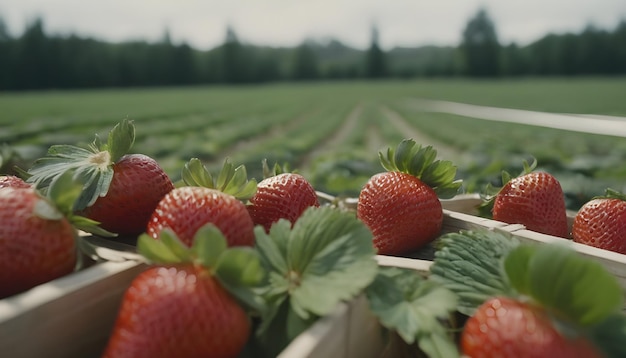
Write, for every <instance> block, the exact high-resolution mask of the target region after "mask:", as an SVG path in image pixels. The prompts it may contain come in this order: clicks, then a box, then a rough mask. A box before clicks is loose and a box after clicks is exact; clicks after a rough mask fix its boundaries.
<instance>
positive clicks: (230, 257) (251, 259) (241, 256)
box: [214, 247, 267, 314]
mask: <svg viewBox="0 0 626 358" xmlns="http://www.w3.org/2000/svg"><path fill="white" fill-rule="evenodd" d="M214 275H215V277H217V279H218V280H219V281H220V283H221V284H222V285H223V286H224V287H225V288H226V290H228V292H230V293H231V294H232V295H233V296H235V297H236V298H237V299H238V300H239V302H241V303H242V304H244V305H245V306H246V307H248V308H250V309H252V310H253V311H255V312H257V313H259V314H263V312H264V311H265V310H266V309H267V308H266V302H265V300H264V299H263V297H261V296H260V295H259V294H257V292H256V291H255V288H256V287H257V286H258V285H259V284H260V283H261V282H262V280H263V279H264V277H265V271H264V270H263V268H262V267H261V261H260V259H259V255H258V253H257V251H255V250H254V249H252V248H250V247H232V248H229V249H227V250H225V251H224V252H223V253H222V254H221V255H220V256H219V258H218V261H217V263H216V266H215V268H214Z"/></svg>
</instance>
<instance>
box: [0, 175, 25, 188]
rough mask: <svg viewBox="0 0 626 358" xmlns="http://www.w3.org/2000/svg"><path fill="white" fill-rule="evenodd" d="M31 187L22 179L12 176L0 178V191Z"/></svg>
mask: <svg viewBox="0 0 626 358" xmlns="http://www.w3.org/2000/svg"><path fill="white" fill-rule="evenodd" d="M30 187H31V185H30V184H28V183H26V182H25V181H24V180H23V179H22V178H20V177H16V176H14V175H1V176H0V189H2V188H30Z"/></svg>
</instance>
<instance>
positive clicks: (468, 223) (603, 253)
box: [442, 194, 626, 296]
mask: <svg viewBox="0 0 626 358" xmlns="http://www.w3.org/2000/svg"><path fill="white" fill-rule="evenodd" d="M480 202H481V199H480V197H479V196H478V195H477V194H466V195H459V196H457V197H456V198H454V199H452V200H443V201H442V204H443V207H444V230H451V229H452V230H453V231H455V230H460V229H471V228H475V227H484V228H491V229H494V230H504V231H507V232H509V233H511V235H512V236H514V237H516V238H517V239H519V240H520V241H521V242H527V243H538V244H545V243H565V244H567V245H570V246H571V247H572V248H573V249H574V250H576V251H577V252H579V253H580V254H582V255H583V256H585V257H588V258H590V259H592V260H595V261H597V262H599V263H600V264H602V265H603V266H604V267H605V268H606V269H607V270H608V271H609V272H611V273H612V274H613V275H614V276H615V277H616V278H617V280H618V281H619V283H620V285H621V286H622V289H623V290H624V294H625V296H626V255H624V254H620V253H617V252H613V251H609V250H604V249H599V248H596V247H592V246H589V245H584V244H579V243H576V242H573V241H572V240H568V239H564V238H561V237H557V236H552V235H546V234H542V233H538V232H536V231H531V230H528V229H526V227H525V226H524V225H520V224H505V223H502V222H499V221H495V220H488V219H484V218H480V217H478V216H476V206H477V205H478V204H480ZM575 215H576V212H572V211H569V212H568V214H567V219H568V226H569V228H570V231H571V228H572V223H573V221H574V217H575Z"/></svg>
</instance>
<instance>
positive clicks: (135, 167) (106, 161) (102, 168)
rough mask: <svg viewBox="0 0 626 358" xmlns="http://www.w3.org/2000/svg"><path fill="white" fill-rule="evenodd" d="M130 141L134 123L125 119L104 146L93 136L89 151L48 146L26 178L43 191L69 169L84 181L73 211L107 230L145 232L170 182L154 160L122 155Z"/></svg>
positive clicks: (169, 187) (146, 157)
mask: <svg viewBox="0 0 626 358" xmlns="http://www.w3.org/2000/svg"><path fill="white" fill-rule="evenodd" d="M134 140H135V127H134V125H133V123H132V122H131V121H128V120H126V119H125V120H123V121H122V122H120V123H119V124H117V125H116V126H115V127H114V128H113V130H111V132H110V133H109V138H108V142H107V144H105V145H102V144H100V142H99V139H98V138H97V137H96V140H94V142H93V143H92V144H91V145H90V146H89V148H88V149H84V148H79V147H76V146H71V145H55V146H52V147H50V149H49V150H48V154H47V156H46V157H43V158H41V159H38V160H37V161H35V163H34V165H33V167H32V168H31V169H30V170H29V171H28V174H30V175H31V177H30V178H29V179H28V180H27V181H28V182H29V183H35V184H36V185H37V187H38V188H40V189H44V190H45V188H47V186H48V185H49V184H50V182H51V181H52V180H54V178H55V177H57V176H59V175H61V174H62V173H63V172H65V171H66V170H67V169H69V168H71V169H74V170H75V173H76V176H77V177H78V178H80V179H81V180H82V181H83V182H84V183H85V187H84V190H83V193H82V195H81V197H80V198H79V200H78V201H77V203H76V205H75V210H76V212H77V213H79V214H80V215H84V216H86V217H88V218H90V219H92V220H95V221H98V222H100V223H101V227H102V228H104V229H106V230H109V231H112V232H115V233H118V234H120V235H137V234H139V233H141V232H144V231H145V229H146V225H147V223H148V220H149V218H150V215H151V214H152V212H153V211H154V208H155V207H156V205H157V203H158V202H159V200H161V198H163V196H164V195H165V194H167V193H168V192H169V191H171V190H172V189H173V188H174V185H173V183H172V181H171V180H170V179H169V177H168V176H167V175H166V174H165V172H164V171H163V169H161V167H160V166H159V165H158V163H157V162H156V161H154V159H152V158H150V157H148V156H145V155H141V154H128V155H126V153H127V152H128V151H129V150H130V148H131V147H132V145H133V143H134Z"/></svg>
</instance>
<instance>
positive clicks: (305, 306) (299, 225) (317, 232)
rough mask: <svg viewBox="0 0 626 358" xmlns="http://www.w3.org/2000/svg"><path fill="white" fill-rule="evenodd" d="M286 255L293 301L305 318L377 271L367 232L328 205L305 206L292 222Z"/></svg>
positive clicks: (362, 284)
mask: <svg viewBox="0 0 626 358" xmlns="http://www.w3.org/2000/svg"><path fill="white" fill-rule="evenodd" d="M321 223H323V224H321ZM287 255H288V256H287V258H288V260H287V262H288V264H289V270H290V272H289V275H290V277H291V278H292V280H291V282H292V285H293V288H292V290H291V292H290V293H291V304H292V307H293V308H294V310H295V311H296V312H299V313H300V314H302V316H303V318H307V317H306V316H307V314H308V313H306V312H311V313H314V314H316V315H319V316H323V315H326V314H328V313H330V312H331V311H332V310H333V309H334V308H335V307H336V305H337V304H338V303H339V302H340V301H342V300H347V299H350V298H352V297H354V296H355V295H356V294H358V293H359V292H360V291H361V290H362V289H363V288H364V287H366V286H367V285H368V284H369V283H370V282H371V281H372V280H373V279H374V277H375V275H376V272H377V269H378V265H377V263H376V261H375V259H374V255H375V251H374V247H373V245H372V235H371V232H370V231H369V230H368V229H367V228H366V227H365V226H364V225H363V224H362V222H361V221H359V220H358V219H357V218H356V217H355V216H354V215H352V214H348V213H345V212H341V211H338V210H336V209H333V208H328V207H319V208H314V207H312V208H309V209H307V210H306V211H305V212H304V213H303V215H302V216H301V217H300V219H299V220H298V221H296V223H295V224H294V227H293V230H292V232H291V237H290V241H289V243H288V252H287Z"/></svg>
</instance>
